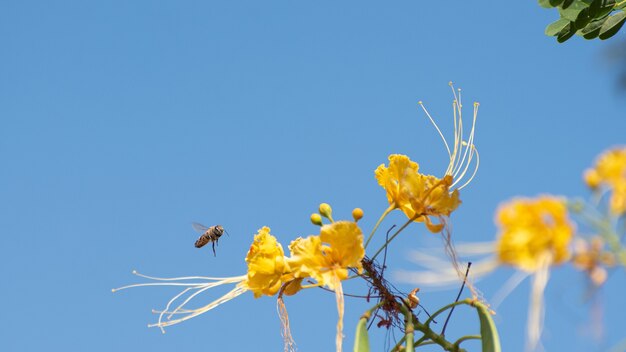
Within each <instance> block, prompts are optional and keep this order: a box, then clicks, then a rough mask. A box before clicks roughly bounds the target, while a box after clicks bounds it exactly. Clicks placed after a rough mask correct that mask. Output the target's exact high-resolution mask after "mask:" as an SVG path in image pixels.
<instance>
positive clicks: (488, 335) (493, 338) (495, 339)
mask: <svg viewBox="0 0 626 352" xmlns="http://www.w3.org/2000/svg"><path fill="white" fill-rule="evenodd" d="M475 307H476V311H477V312H478V319H480V336H481V337H482V344H483V349H482V351H483V352H502V349H501V347H500V336H499V335H498V329H496V324H494V322H493V319H491V313H490V312H489V309H488V308H487V307H485V306H484V305H482V304H477V305H476V306H475Z"/></svg>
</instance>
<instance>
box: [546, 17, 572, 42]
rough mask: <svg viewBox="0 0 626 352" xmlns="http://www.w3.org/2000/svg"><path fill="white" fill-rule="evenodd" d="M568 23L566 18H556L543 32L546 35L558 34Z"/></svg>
mask: <svg viewBox="0 0 626 352" xmlns="http://www.w3.org/2000/svg"><path fill="white" fill-rule="evenodd" d="M568 24H569V21H568V20H566V19H565V18H559V19H558V20H556V21H554V22H552V23H550V24H549V25H548V26H547V27H546V30H545V33H546V35H548V36H550V37H553V36H555V35H557V34H559V32H560V31H562V30H563V28H565V27H566V26H567V25H568Z"/></svg>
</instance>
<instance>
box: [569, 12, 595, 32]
mask: <svg viewBox="0 0 626 352" xmlns="http://www.w3.org/2000/svg"><path fill="white" fill-rule="evenodd" d="M591 20H593V17H591V16H589V8H586V9H584V10H582V11H580V14H578V18H577V19H576V21H575V22H574V27H576V29H581V28H585V26H586V25H588V24H589V22H591Z"/></svg>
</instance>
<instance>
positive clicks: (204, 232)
mask: <svg viewBox="0 0 626 352" xmlns="http://www.w3.org/2000/svg"><path fill="white" fill-rule="evenodd" d="M191 226H193V229H194V230H196V231H197V232H198V233H201V235H200V237H198V239H197V240H196V244H195V246H196V248H202V247H204V245H206V244H207V243H211V244H212V245H213V256H215V245H216V244H217V241H218V240H219V239H220V237H221V236H222V235H223V234H224V228H223V227H222V225H215V226H211V227H206V226H204V225H201V224H198V223H197V222H194V223H192V224H191Z"/></svg>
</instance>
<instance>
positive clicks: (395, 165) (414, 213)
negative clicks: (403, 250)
mask: <svg viewBox="0 0 626 352" xmlns="http://www.w3.org/2000/svg"><path fill="white" fill-rule="evenodd" d="M418 170H419V165H418V164H417V163H416V162H414V161H411V160H410V159H409V157H407V156H406V155H400V154H393V155H390V156H389V167H386V166H385V165H384V164H382V165H380V166H379V167H378V168H377V169H376V171H375V174H376V179H377V180H378V184H379V185H380V186H381V187H383V188H384V189H385V191H387V200H388V201H389V205H390V206H392V207H394V208H397V209H400V210H402V212H403V213H404V214H405V215H406V216H407V217H408V218H409V219H413V220H414V221H420V222H421V221H426V225H427V226H428V228H429V229H430V230H431V231H433V232H439V231H441V227H440V226H437V225H432V224H431V222H430V219H429V218H428V217H429V216H449V215H450V214H451V213H452V212H453V211H454V210H455V209H456V208H457V207H458V206H459V204H461V200H460V199H459V191H458V190H456V189H455V190H450V187H451V186H452V176H449V175H446V176H444V177H443V178H442V179H439V178H437V177H435V176H431V175H423V174H421V173H419V172H418Z"/></svg>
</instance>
